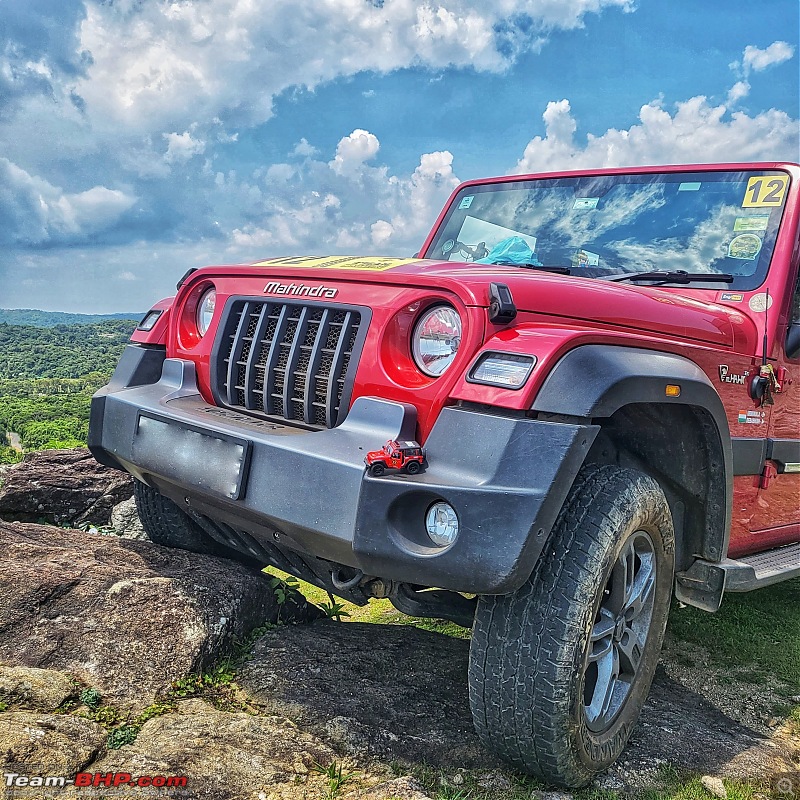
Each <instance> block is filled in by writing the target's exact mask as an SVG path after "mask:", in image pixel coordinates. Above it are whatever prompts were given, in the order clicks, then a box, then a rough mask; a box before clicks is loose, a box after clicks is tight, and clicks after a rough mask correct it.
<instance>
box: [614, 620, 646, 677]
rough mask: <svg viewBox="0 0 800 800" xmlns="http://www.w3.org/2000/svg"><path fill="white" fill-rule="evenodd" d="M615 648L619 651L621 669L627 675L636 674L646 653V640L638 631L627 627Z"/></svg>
mask: <svg viewBox="0 0 800 800" xmlns="http://www.w3.org/2000/svg"><path fill="white" fill-rule="evenodd" d="M614 649H615V650H617V651H618V653H619V665H620V670H621V671H622V672H623V673H625V674H627V675H631V676H633V675H635V674H636V671H637V670H638V669H639V663H640V662H641V660H642V654H643V653H644V642H643V641H642V640H641V639H640V638H639V635H638V634H637V633H636V631H634V630H633V628H626V629H625V633H623V634H622V638H621V639H620V641H619V642H618V643H617V645H616V647H615V648H614Z"/></svg>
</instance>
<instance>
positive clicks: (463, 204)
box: [458, 194, 475, 210]
mask: <svg viewBox="0 0 800 800" xmlns="http://www.w3.org/2000/svg"><path fill="white" fill-rule="evenodd" d="M474 199H475V195H474V194H471V195H470V196H469V197H464V198H462V200H461V202H460V203H459V204H458V207H459V209H461V210H463V209H465V208H469V207H470V206H471V205H472V201H473V200H474Z"/></svg>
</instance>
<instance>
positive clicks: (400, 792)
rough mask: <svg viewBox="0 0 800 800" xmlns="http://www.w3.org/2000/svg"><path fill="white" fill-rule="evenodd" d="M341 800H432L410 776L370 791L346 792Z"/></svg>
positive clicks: (385, 782)
mask: <svg viewBox="0 0 800 800" xmlns="http://www.w3.org/2000/svg"><path fill="white" fill-rule="evenodd" d="M342 800H432V798H431V797H429V796H428V795H427V794H426V793H425V789H424V788H423V787H422V785H421V784H420V783H418V782H417V781H415V780H414V778H412V777H410V776H408V775H407V776H405V777H402V778H395V779H394V780H391V781H384V782H383V783H381V784H378V786H373V787H372V788H371V789H361V790H356V791H354V792H348V793H347V794H346V795H345V796H344V797H343V798H342Z"/></svg>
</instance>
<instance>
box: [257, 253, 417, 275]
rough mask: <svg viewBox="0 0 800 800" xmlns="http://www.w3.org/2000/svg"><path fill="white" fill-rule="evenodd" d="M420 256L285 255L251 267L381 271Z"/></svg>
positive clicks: (401, 264)
mask: <svg viewBox="0 0 800 800" xmlns="http://www.w3.org/2000/svg"><path fill="white" fill-rule="evenodd" d="M422 260H423V259H421V258H357V257H356V256H323V257H315V256H287V257H285V258H271V259H270V260H269V261H259V262H258V263H257V264H252V265H251V266H253V267H313V268H314V269H363V270H370V271H375V272H383V271H384V270H387V269H394V268H395V267H402V266H404V265H406V264H416V263H417V262H418V261H422Z"/></svg>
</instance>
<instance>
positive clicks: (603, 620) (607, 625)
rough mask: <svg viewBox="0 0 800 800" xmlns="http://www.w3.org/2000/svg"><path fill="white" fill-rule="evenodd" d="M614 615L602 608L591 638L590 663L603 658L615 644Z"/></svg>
mask: <svg viewBox="0 0 800 800" xmlns="http://www.w3.org/2000/svg"><path fill="white" fill-rule="evenodd" d="M613 636H614V615H613V614H612V613H611V612H610V611H609V610H608V609H607V608H601V609H600V614H599V618H598V619H597V620H596V621H595V623H594V625H593V626H592V632H591V634H590V636H589V644H590V645H591V650H590V651H589V663H591V662H592V661H598V660H599V659H601V658H603V657H604V656H605V655H606V654H607V653H608V651H609V650H610V649H611V647H612V646H613V643H614V639H613Z"/></svg>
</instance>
